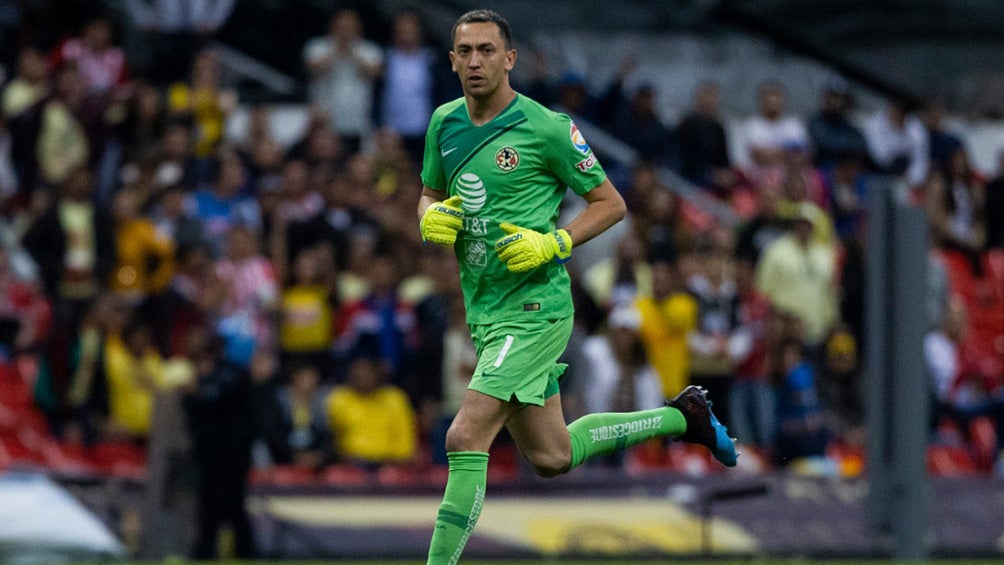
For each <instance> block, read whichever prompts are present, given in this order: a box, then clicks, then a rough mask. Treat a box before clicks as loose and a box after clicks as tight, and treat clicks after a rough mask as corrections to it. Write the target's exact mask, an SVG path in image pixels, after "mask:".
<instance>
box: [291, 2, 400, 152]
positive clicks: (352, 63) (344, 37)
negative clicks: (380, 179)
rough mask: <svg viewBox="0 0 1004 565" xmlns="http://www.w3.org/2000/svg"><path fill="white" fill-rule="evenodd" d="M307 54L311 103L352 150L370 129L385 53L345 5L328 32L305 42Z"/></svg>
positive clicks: (355, 150) (305, 54) (305, 55)
mask: <svg viewBox="0 0 1004 565" xmlns="http://www.w3.org/2000/svg"><path fill="white" fill-rule="evenodd" d="M303 58H304V61H305V63H306V66H307V71H308V72H309V74H310V103H311V105H312V106H314V107H315V108H319V109H321V110H322V111H323V112H324V113H325V114H326V115H327V117H328V123H329V124H330V125H331V127H332V128H333V130H334V131H335V133H337V134H338V135H339V136H341V138H342V143H343V145H344V147H345V149H346V150H347V151H348V152H349V153H355V152H357V151H359V148H360V146H361V144H362V142H363V140H365V138H366V137H367V136H368V135H369V133H370V131H371V129H372V119H371V118H372V114H373V85H374V81H375V80H376V79H377V77H378V76H380V74H381V73H382V72H383V52H382V51H381V50H380V48H379V47H378V46H377V45H376V44H374V43H372V42H370V41H367V40H365V39H363V26H362V21H361V20H360V19H359V13H358V12H356V11H355V10H352V9H348V8H346V9H343V10H339V11H338V12H336V13H335V15H334V16H332V18H331V24H330V27H329V30H328V34H327V35H325V36H323V37H315V38H314V39H311V40H310V41H308V42H307V45H306V46H305V47H304V50H303Z"/></svg>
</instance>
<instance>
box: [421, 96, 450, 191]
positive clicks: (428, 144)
mask: <svg viewBox="0 0 1004 565" xmlns="http://www.w3.org/2000/svg"><path fill="white" fill-rule="evenodd" d="M442 123H443V112H442V108H440V109H438V110H436V111H435V112H433V114H432V118H431V119H430V120H429V129H428V130H426V132H425V154H424V156H423V158H422V184H423V185H425V186H427V187H429V188H431V189H433V190H439V191H443V192H446V191H447V186H446V173H445V172H444V171H443V158H442V156H441V155H440V154H439V126H440V124H442Z"/></svg>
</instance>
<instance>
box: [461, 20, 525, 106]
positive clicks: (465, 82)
mask: <svg viewBox="0 0 1004 565" xmlns="http://www.w3.org/2000/svg"><path fill="white" fill-rule="evenodd" d="M450 61H451V62H452V63H453V71H454V72H455V73H457V75H459V76H460V84H461V86H463V89H464V92H465V93H466V94H469V95H471V96H473V97H475V98H486V97H489V96H491V95H492V94H493V93H494V92H495V91H496V90H497V89H498V87H499V85H500V84H502V81H503V80H504V79H506V78H507V77H508V73H509V71H511V70H512V68H513V65H515V64H516V50H515V49H510V50H508V51H507V50H506V48H505V41H504V40H503V39H502V34H501V33H500V32H499V28H498V26H497V25H495V24H493V23H490V22H478V23H467V24H461V25H460V26H458V27H457V33H456V37H455V38H454V40H453V51H450Z"/></svg>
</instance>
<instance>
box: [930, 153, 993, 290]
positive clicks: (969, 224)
mask: <svg viewBox="0 0 1004 565" xmlns="http://www.w3.org/2000/svg"><path fill="white" fill-rule="evenodd" d="M926 188H927V193H926V194H925V195H924V199H925V203H926V205H927V215H928V218H929V221H930V223H931V228H932V230H933V235H934V244H935V245H938V246H941V247H944V248H946V249H952V250H955V251H960V252H962V253H963V254H965V255H966V256H967V257H968V258H969V259H970V262H971V263H972V265H973V271H974V272H976V273H982V272H983V268H982V261H981V258H980V254H981V253H982V252H983V250H984V248H985V244H986V224H985V223H984V220H983V219H984V217H985V216H984V213H983V205H984V201H985V198H986V197H985V194H986V193H985V189H984V185H983V181H982V180H981V179H980V178H979V176H977V175H976V173H975V172H974V171H973V170H972V167H971V166H970V164H969V157H968V156H967V154H966V151H965V149H964V148H962V147H960V148H958V149H956V150H955V152H953V153H952V154H951V156H950V157H949V159H948V162H947V163H946V165H945V167H944V168H943V169H942V170H940V171H936V172H935V173H934V174H932V175H931V177H930V179H929V180H928V183H927V187H926Z"/></svg>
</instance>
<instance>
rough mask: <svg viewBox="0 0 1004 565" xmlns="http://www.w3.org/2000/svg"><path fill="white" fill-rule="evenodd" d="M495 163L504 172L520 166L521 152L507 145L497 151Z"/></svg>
mask: <svg viewBox="0 0 1004 565" xmlns="http://www.w3.org/2000/svg"><path fill="white" fill-rule="evenodd" d="M495 164H496V165H497V166H498V168H499V169H501V170H502V172H504V173H508V172H509V171H511V170H513V169H515V168H516V167H517V166H519V153H518V152H517V151H516V150H515V149H513V148H512V147H509V146H506V147H503V148H502V149H499V150H498V151H497V152H496V153H495Z"/></svg>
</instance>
